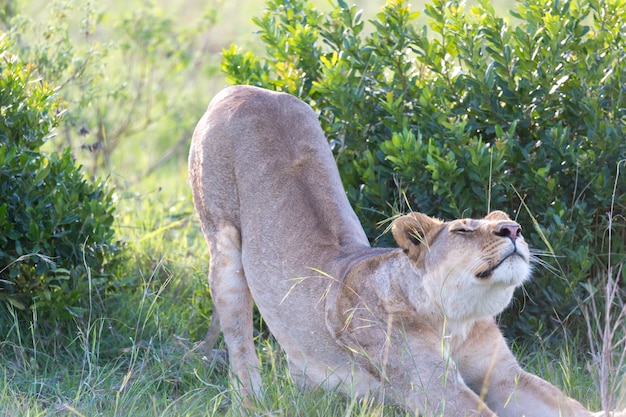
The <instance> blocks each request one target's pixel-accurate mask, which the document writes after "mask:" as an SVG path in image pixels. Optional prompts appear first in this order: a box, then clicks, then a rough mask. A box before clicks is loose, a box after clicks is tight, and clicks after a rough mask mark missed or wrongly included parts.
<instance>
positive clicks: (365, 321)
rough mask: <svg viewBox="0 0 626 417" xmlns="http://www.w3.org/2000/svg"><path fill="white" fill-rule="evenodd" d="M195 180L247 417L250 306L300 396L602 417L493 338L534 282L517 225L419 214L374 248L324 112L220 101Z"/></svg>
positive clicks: (195, 161)
mask: <svg viewBox="0 0 626 417" xmlns="http://www.w3.org/2000/svg"><path fill="white" fill-rule="evenodd" d="M189 172H190V178H191V186H192V189H193V196H194V204H195V207H196V211H197V213H198V215H199V217H200V221H201V224H202V229H203V232H204V234H205V236H206V239H207V241H208V243H209V249H210V255H211V264H210V273H209V283H210V287H211V292H212V295H213V302H214V305H215V308H216V311H217V312H219V324H220V325H221V328H222V330H223V333H224V338H225V341H226V344H227V346H228V349H229V353H230V358H231V363H232V368H233V374H234V379H235V381H236V384H240V387H241V389H242V395H243V396H244V398H245V401H246V403H247V404H248V405H249V406H253V405H254V403H255V401H256V399H257V398H258V395H259V393H260V390H261V377H260V373H259V361H258V359H257V356H256V353H255V347H254V344H253V338H252V330H253V323H252V307H253V302H254V303H256V305H257V306H258V309H259V311H260V313H261V315H262V316H263V318H264V320H265V322H266V323H267V326H268V327H269V329H270V331H271V332H272V334H273V335H274V337H275V338H276V340H277V341H278V343H279V344H280V346H281V347H282V348H283V349H284V351H285V353H286V355H287V357H288V361H289V366H290V372H291V374H292V375H293V377H294V378H295V379H296V380H297V381H298V382H299V383H300V384H302V385H303V386H309V387H317V386H322V387H325V388H328V389H337V388H338V389H340V390H343V391H344V392H346V393H347V394H349V395H357V396H365V395H374V396H377V397H378V398H380V399H383V398H386V399H387V400H389V399H391V400H392V401H394V402H396V403H397V404H400V405H402V406H404V407H406V408H408V409H411V410H413V411H415V412H416V413H419V414H420V415H426V416H430V415H436V416H438V415H443V416H450V417H459V416H495V415H498V416H501V417H503V416H511V417H519V416H521V415H525V416H527V417H531V416H536V417H551V416H554V417H556V416H577V417H578V416H580V417H582V416H591V413H589V412H588V411H587V410H585V409H584V408H583V406H581V405H580V404H579V403H578V402H576V401H575V400H573V399H570V398H568V397H566V396H565V395H563V394H562V393H561V392H560V391H559V390H558V389H556V388H555V387H553V386H552V385H550V384H549V383H548V382H546V381H543V380H541V379H540V378H538V377H536V376H533V375H530V374H528V373H526V372H524V371H523V370H522V369H521V368H520V367H519V365H518V364H517V362H516V360H515V358H514V357H513V355H512V354H511V352H510V350H509V348H508V347H507V345H506V343H505V341H504V339H503V337H502V336H501V334H500V332H499V330H498V328H497V327H496V324H495V322H494V319H493V316H494V315H496V314H498V313H500V312H501V311H502V310H503V309H504V308H505V307H506V306H507V305H508V304H509V302H510V300H511V297H512V294H513V291H514V289H515V287H517V286H519V285H520V284H522V283H523V282H524V281H526V280H527V279H528V277H529V275H530V267H529V251H528V247H527V245H526V243H525V242H524V239H523V237H521V235H518V228H519V226H518V225H517V224H516V223H515V222H513V221H511V220H510V219H509V217H508V216H507V215H506V214H504V213H502V212H494V213H491V214H489V215H488V216H487V217H485V218H484V219H480V220H473V219H461V220H455V221H451V222H442V221H439V220H436V219H432V218H430V217H428V216H426V215H423V214H420V213H410V214H408V215H406V216H402V217H399V218H398V219H397V220H396V221H395V222H394V224H393V236H394V238H395V239H396V241H397V242H398V245H399V246H400V248H398V249H374V248H371V247H370V245H369V243H368V240H367V238H366V236H365V233H364V232H363V229H362V227H361V225H360V223H359V220H358V219H357V217H356V215H355V214H354V211H353V210H352V208H351V207H350V204H349V203H348V200H347V198H346V196H345V193H344V190H343V187H342V185H341V181H340V178H339V174H338V171H337V168H336V165H335V161H334V159H333V156H332V153H331V151H330V149H329V146H328V143H327V141H326V139H325V137H324V135H323V133H322V130H321V129H320V126H319V123H318V121H317V118H316V115H315V113H314V112H313V111H312V110H311V109H310V108H309V107H308V106H307V105H306V104H304V103H303V102H301V101H300V100H298V99H296V98H294V97H292V96H290V95H286V94H280V93H274V92H269V91H266V90H262V89H258V88H254V87H246V86H236V87H230V88H227V89H225V90H224V91H222V92H221V93H220V94H218V95H217V96H216V97H215V98H214V99H213V101H212V102H211V104H210V105H209V108H208V110H207V112H206V113H205V115H204V116H203V118H202V120H200V122H199V123H198V126H197V128H196V131H195V133H194V137H193V142H192V145H191V151H190V156H189ZM511 253H513V255H511ZM509 255H510V256H509ZM216 328H217V321H216V322H215V324H214V325H212V330H211V332H210V334H209V337H208V338H209V339H210V340H211V342H213V341H214V340H215V338H216V335H217V333H216Z"/></svg>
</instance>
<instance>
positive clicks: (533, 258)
mask: <svg viewBox="0 0 626 417" xmlns="http://www.w3.org/2000/svg"><path fill="white" fill-rule="evenodd" d="M542 257H543V258H551V259H556V258H559V256H556V255H554V254H553V253H550V252H545V251H540V250H536V249H531V250H530V263H531V265H539V266H540V267H542V268H543V269H545V270H546V271H548V272H550V273H551V274H553V275H554V276H556V277H560V276H562V275H563V274H562V272H561V270H560V268H558V267H556V266H554V265H553V264H551V263H550V262H548V261H547V260H544V259H542Z"/></svg>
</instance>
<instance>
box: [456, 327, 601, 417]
mask: <svg viewBox="0 0 626 417" xmlns="http://www.w3.org/2000/svg"><path fill="white" fill-rule="evenodd" d="M455 357H456V359H457V363H458V366H459V371H460V372H461V375H462V377H463V379H464V380H465V382H466V383H467V384H468V386H470V387H471V388H472V389H473V390H474V391H475V392H476V393H477V394H478V395H479V396H480V397H481V398H482V399H483V400H484V401H485V402H486V403H487V404H488V405H489V407H490V408H491V409H492V410H494V412H495V413H496V414H497V415H498V417H520V416H524V417H591V416H592V414H591V413H590V412H589V411H587V409H585V407H583V406H582V405H581V404H580V403H579V402H578V401H576V400H574V399H572V398H569V397H568V396H566V395H565V394H563V393H562V392H561V391H560V390H559V389H558V388H556V387H555V386H553V385H552V384H550V383H549V382H547V381H544V380H543V379H541V378H539V377H537V376H535V375H532V374H530V373H528V372H525V371H523V370H522V369H521V368H520V366H519V365H518V363H517V361H516V360H515V357H514V356H513V354H512V353H511V351H510V349H509V347H508V346H507V344H506V342H505V340H504V338H503V337H502V334H501V333H500V330H499V329H498V328H497V327H496V325H495V323H494V322H493V321H491V320H489V319H487V320H483V321H479V322H477V323H476V324H475V327H474V329H473V330H472V333H471V335H470V337H469V338H468V339H467V340H465V342H464V343H463V344H462V345H461V347H460V348H459V349H458V351H457V352H456V354H455Z"/></svg>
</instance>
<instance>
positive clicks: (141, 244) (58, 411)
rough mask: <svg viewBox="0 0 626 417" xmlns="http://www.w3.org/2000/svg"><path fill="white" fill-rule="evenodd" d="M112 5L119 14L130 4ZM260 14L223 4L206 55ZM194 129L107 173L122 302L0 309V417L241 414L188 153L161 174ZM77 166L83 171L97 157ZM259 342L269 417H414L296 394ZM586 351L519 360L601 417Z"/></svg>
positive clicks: (149, 141)
mask: <svg viewBox="0 0 626 417" xmlns="http://www.w3.org/2000/svg"><path fill="white" fill-rule="evenodd" d="M198 3H199V2H198V1H197V0H187V1H182V0H181V1H179V2H177V8H176V10H177V11H176V13H180V15H181V16H183V17H189V16H192V15H193V13H192V12H190V11H192V10H194V8H196V7H198ZM323 3H324V2H320V4H321V5H322V4H323ZM361 3H363V4H364V5H365V6H366V13H365V14H366V16H372V15H373V14H374V13H375V12H376V11H377V9H378V7H379V5H378V4H377V2H374V1H366V2H360V4H361ZM112 4H113V6H112V7H114V8H117V9H122V8H123V7H124V4H125V3H122V2H121V1H115V2H112ZM216 4H218V3H216ZM27 10H30V11H31V12H32V13H41V12H38V10H43V8H42V7H41V3H37V2H30V3H29V5H28V7H27ZM242 10H243V11H245V12H241V11H242ZM259 10H261V6H260V4H259V3H258V2H253V1H251V0H248V1H246V2H242V3H237V2H224V4H223V6H222V8H221V9H220V14H219V19H220V22H221V23H219V24H218V25H217V26H216V27H215V28H212V29H211V30H210V31H209V33H208V34H207V35H206V36H209V37H210V38H211V42H209V44H210V48H209V51H210V53H212V54H215V53H218V52H219V50H220V48H221V47H223V46H227V45H228V44H229V43H230V42H231V41H235V42H238V43H239V44H242V43H244V44H245V43H246V42H249V39H250V37H249V34H250V33H251V32H252V31H253V30H254V27H253V26H252V25H251V24H250V23H249V19H250V17H251V16H252V15H254V14H257V13H258V11H259ZM217 38H219V39H217ZM211 59H215V57H212V58H211ZM198 83H199V84H197V85H196V84H194V85H193V87H194V88H195V89H196V90H198V91H200V92H201V93H197V96H196V97H195V101H194V102H191V103H190V104H189V109H190V110H189V112H190V113H193V117H192V118H194V119H197V118H199V117H200V113H201V111H202V107H204V106H205V105H206V103H207V102H208V101H209V99H210V96H211V95H212V94H213V93H214V92H215V91H216V90H217V89H219V86H221V85H222V84H223V81H222V80H221V79H219V77H218V78H216V79H215V80H201V81H198ZM169 93H170V94H176V92H173V93H172V92H169ZM198 96H200V97H198ZM186 129H187V130H186V131H185V132H182V133H181V132H176V134H175V135H173V137H172V134H171V132H170V131H168V130H167V129H163V128H161V131H143V132H140V133H139V134H136V135H135V136H134V137H131V138H127V140H126V141H124V142H123V143H122V144H121V145H120V147H119V149H118V150H117V151H116V153H115V159H114V160H112V161H111V165H110V166H109V167H108V168H109V171H108V172H106V173H105V174H106V175H109V176H110V181H111V183H112V185H114V186H115V188H116V196H117V199H118V214H117V226H116V227H117V230H118V232H119V236H120V238H121V239H122V240H124V241H125V242H127V243H128V245H129V247H130V248H131V250H130V254H129V260H128V263H127V265H128V267H127V270H125V271H124V276H120V277H119V280H120V281H123V282H127V283H128V284H127V287H126V289H125V291H124V292H123V293H120V294H119V295H118V296H117V298H110V299H107V301H106V303H100V302H96V304H95V305H94V307H93V310H92V311H91V314H89V315H87V316H85V317H77V318H75V319H74V320H73V321H71V322H69V323H62V324H59V327H55V326H54V323H52V325H51V323H48V322H46V320H45V318H44V317H38V316H37V315H36V314H33V316H32V317H31V318H30V320H28V322H29V323H28V325H26V326H24V325H21V324H20V323H18V319H17V317H16V315H15V314H14V313H13V312H12V311H10V310H7V309H6V307H0V308H1V309H2V310H0V330H2V332H3V333H2V334H3V338H2V339H1V340H0V365H1V366H0V370H1V371H0V416H55V417H57V416H136V417H140V416H150V417H153V416H238V415H239V412H238V411H237V410H236V409H234V408H232V407H231V406H232V402H233V398H232V393H231V391H230V388H229V382H228V376H227V375H225V374H224V372H220V371H219V370H218V369H214V368H213V367H212V365H211V364H210V363H208V362H207V360H206V359H205V358H204V353H203V352H202V350H201V347H200V346H199V345H198V343H197V342H198V341H200V340H202V338H203V336H204V332H205V331H206V328H207V324H208V319H209V314H210V310H211V302H210V297H209V294H208V288H207V284H206V275H207V267H208V258H207V251H206V245H205V242H204V239H203V237H202V234H201V232H200V229H199V225H198V222H197V220H196V218H195V215H194V214H193V212H192V204H191V192H190V190H189V188H188V185H187V178H186V159H185V153H186V147H182V148H176V149H177V150H176V152H175V153H174V155H173V157H172V158H170V159H168V160H166V161H165V162H164V163H162V164H158V161H159V160H160V158H161V157H162V156H163V154H164V153H165V151H167V150H169V149H170V148H172V147H174V146H175V144H174V143H173V141H175V140H176V139H177V138H178V135H179V134H181V135H183V136H184V135H187V136H190V134H191V130H192V129H193V126H192V125H189V126H186ZM154 137H156V138H157V139H156V140H154V139H153V138H154ZM163 138H166V139H163ZM168 138H169V139H168ZM155 141H158V142H159V143H156V144H155ZM161 142H163V143H161ZM77 156H78V157H79V158H83V159H85V160H86V165H87V162H88V161H87V160H88V158H89V155H85V154H80V153H79V154H78V155H77ZM154 166H156V169H154V170H151V169H150V167H154ZM530 285H532V283H531V284H530ZM93 296H94V300H95V301H97V299H98V297H97V294H93ZM257 342H258V343H257V346H258V351H259V355H260V357H261V360H262V364H263V378H264V382H265V387H266V391H265V394H264V398H263V403H264V408H265V409H266V410H267V413H266V414H267V415H269V413H270V411H271V412H272V415H284V416H345V417H348V416H351V417H356V416H359V417H361V416H363V417H365V416H368V417H370V416H382V415H385V416H405V415H407V414H406V413H405V412H403V411H402V410H398V409H395V408H392V407H381V406H379V405H373V404H369V403H367V402H359V401H356V400H354V399H350V398H345V397H343V396H341V395H339V394H337V393H333V392H330V393H329V392H322V391H313V392H306V393H303V392H301V391H300V390H298V388H297V387H295V386H294V384H293V383H292V381H291V379H290V377H289V375H288V371H287V367H286V364H285V361H284V357H283V356H282V354H281V352H280V350H279V348H278V347H277V346H276V344H275V343H274V342H273V341H272V339H271V338H267V337H266V335H260V336H259V338H258V341H257ZM531 343H532V342H530V343H529V344H531ZM578 345H579V344H578V343H577V342H576V341H572V342H570V343H568V344H565V345H563V346H562V347H561V349H560V350H559V351H557V352H552V351H547V350H545V349H539V351H538V352H537V351H532V352H531V351H530V350H528V346H516V347H515V350H516V351H517V352H518V353H519V357H520V362H521V363H522V364H523V365H524V366H525V367H526V368H527V369H528V370H530V371H531V372H533V373H536V374H539V375H541V376H542V377H544V378H546V379H547V380H549V381H551V382H553V383H554V384H556V385H557V386H559V387H561V388H563V389H564V390H565V391H566V392H567V393H569V394H570V395H572V396H573V397H575V398H578V399H579V400H581V402H583V403H584V404H586V405H589V406H590V407H592V408H594V409H597V408H599V405H600V401H601V400H600V396H599V393H598V392H597V390H596V389H595V388H594V382H593V378H592V376H591V372H590V368H592V367H593V366H594V362H592V361H591V359H590V358H588V357H587V356H585V354H584V352H579V351H578V350H577V347H578ZM581 358H584V359H581Z"/></svg>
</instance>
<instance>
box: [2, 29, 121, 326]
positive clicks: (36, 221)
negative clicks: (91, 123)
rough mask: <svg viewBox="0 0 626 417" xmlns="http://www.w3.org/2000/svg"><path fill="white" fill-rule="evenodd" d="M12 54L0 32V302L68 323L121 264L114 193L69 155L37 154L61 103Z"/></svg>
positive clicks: (30, 68)
mask: <svg viewBox="0 0 626 417" xmlns="http://www.w3.org/2000/svg"><path fill="white" fill-rule="evenodd" d="M13 48H14V45H12V44H11V42H10V39H9V37H8V36H7V35H6V34H2V33H0V302H2V303H5V304H8V305H11V306H13V307H14V308H17V309H18V310H24V311H28V309H29V308H36V309H37V311H38V312H39V314H42V313H45V314H46V316H45V317H47V318H55V317H66V316H68V315H70V314H79V313H80V312H81V309H82V308H84V307H86V306H87V304H86V300H87V299H88V296H89V295H90V294H93V293H92V292H91V291H100V292H103V291H105V290H106V289H107V288H108V287H109V285H110V281H111V278H112V273H113V272H114V268H115V265H116V263H117V262H118V261H119V259H121V247H120V246H119V243H118V242H116V241H115V236H114V231H113V229H112V225H113V220H114V218H113V208H114V207H113V199H112V192H111V191H108V190H107V188H106V185H105V183H103V182H101V181H96V182H95V183H91V182H88V181H87V180H86V179H85V177H84V175H83V173H82V172H81V168H80V166H76V165H75V163H74V160H73V159H72V156H71V154H70V152H69V150H66V151H64V152H63V153H61V154H58V153H51V154H46V153H43V152H42V151H41V150H40V147H41V146H42V145H43V144H44V143H45V142H46V140H47V139H49V138H50V137H51V136H52V135H53V129H54V127H55V126H56V125H57V124H58V123H59V121H60V118H61V115H62V113H63V107H62V105H63V103H62V102H61V101H60V99H59V98H58V97H57V96H56V94H55V89H54V87H53V86H51V85H49V84H47V83H46V82H45V81H42V80H41V79H39V78H38V77H37V75H36V72H35V68H34V67H33V66H32V65H28V64H24V63H23V62H21V61H20V59H19V57H18V56H17V55H15V54H12V53H11V50H13ZM88 278H90V279H88Z"/></svg>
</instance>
